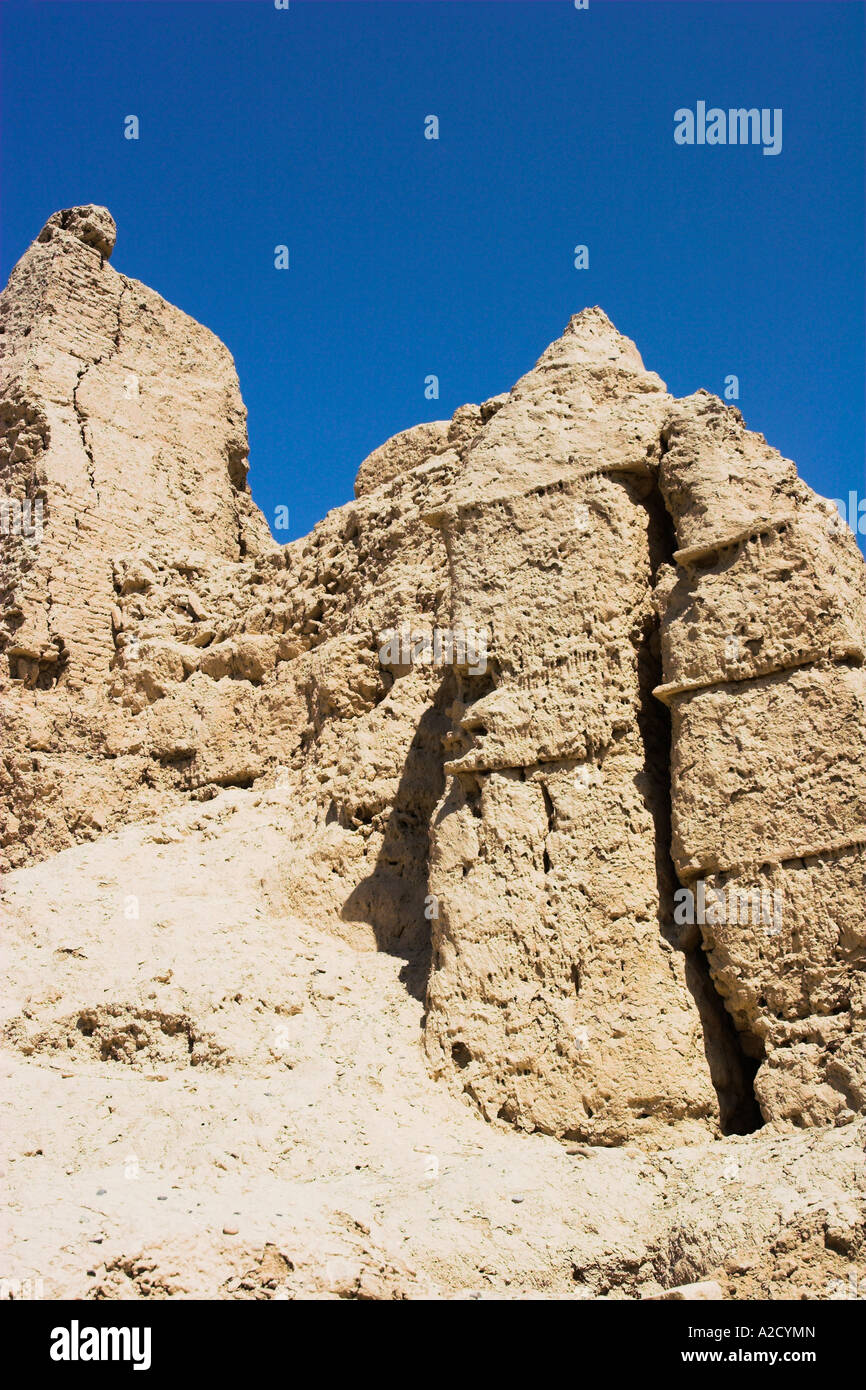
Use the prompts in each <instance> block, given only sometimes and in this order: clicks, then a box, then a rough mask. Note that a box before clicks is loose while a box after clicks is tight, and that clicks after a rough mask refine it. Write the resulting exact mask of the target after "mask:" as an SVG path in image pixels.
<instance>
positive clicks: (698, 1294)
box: [644, 1279, 725, 1303]
mask: <svg viewBox="0 0 866 1390" xmlns="http://www.w3.org/2000/svg"><path fill="white" fill-rule="evenodd" d="M724 1296H725V1295H724V1293H723V1291H722V1286H721V1284H717V1283H716V1282H715V1280H714V1279H704V1280H701V1281H700V1282H699V1283H696V1284H681V1285H680V1286H679V1288H676V1289H665V1291H664V1293H656V1294H650V1295H648V1297H647V1298H645V1299H644V1302H647V1303H675V1302H686V1303H692V1302H706V1301H708V1300H712V1299H723V1298H724Z"/></svg>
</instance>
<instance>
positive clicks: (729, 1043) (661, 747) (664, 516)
mask: <svg viewBox="0 0 866 1390" xmlns="http://www.w3.org/2000/svg"><path fill="white" fill-rule="evenodd" d="M661 446H662V453H664V449H665V440H664V435H662V440H661ZM644 505H645V507H646V510H647V516H648V535H649V541H650V561H651V565H652V574H653V583H654V584H655V582H656V577H657V575H658V572H659V569H660V568H661V566H662V565H663V564H672V563H673V555H674V551H675V550H676V548H677V546H676V536H675V533H674V526H673V521H672V520H671V517H670V515H669V513H668V511H667V509H666V507H665V504H664V500H663V498H662V495H661V492H660V490H659V489H658V487H655V488H653V491H652V492H651V493H650V494H649V496H648V497H647V499H646V501H645V503H644ZM662 680H663V674H662V653H661V636H660V627H659V623H658V620H655V621H654V622H653V623H652V625H651V628H650V630H649V631H647V632H646V634H645V640H644V643H643V646H642V650H641V669H640V691H641V693H640V698H641V704H640V714H639V716H638V717H639V722H640V727H641V737H642V740H643V744H644V748H645V749H646V755H647V763H646V766H647V775H648V777H649V779H650V781H651V783H652V785H653V790H654V795H653V814H654V816H655V822H656V823H655V834H656V872H657V878H658V887H659V905H660V916H661V921H662V923H663V926H662V932H663V934H664V936H665V938H666V940H668V941H669V942H670V944H671V945H672V946H673V947H674V948H675V949H676V950H679V951H682V953H683V955H684V957H685V979H686V985H687V988H688V990H689V992H690V994H691V996H692V998H693V999H694V1001H695V1006H696V1008H697V1010H698V1014H699V1016H700V1021H701V1028H702V1030H703V1041H704V1053H705V1055H706V1059H707V1065H708V1067H709V1070H710V1077H711V1080H712V1083H713V1087H714V1089H715V1092H716V1095H717V1097H718V1102H719V1119H720V1124H721V1129H722V1133H723V1134H751V1133H753V1132H754V1131H755V1130H756V1129H759V1128H760V1127H761V1125H762V1123H763V1119H762V1117H761V1112H760V1108H759V1106H758V1103H757V1100H756V1099H755V1090H754V1081H755V1074H756V1072H757V1069H758V1066H759V1062H758V1061H756V1060H755V1058H754V1057H751V1056H749V1054H748V1053H747V1052H746V1051H745V1049H744V1047H743V1041H742V1039H741V1038H740V1035H739V1033H738V1032H737V1029H736V1027H735V1025H734V1021H733V1019H732V1018H731V1015H730V1014H729V1013H728V1011H727V1009H726V1007H725V1003H724V1000H723V999H722V997H721V996H720V994H719V993H718V991H717V990H716V988H715V986H714V984H713V979H712V975H711V972H710V964H709V960H708V958H707V955H706V952H705V951H704V949H703V944H702V942H701V933H700V928H699V927H698V926H696V925H695V926H683V927H680V926H678V925H676V924H675V922H674V893H675V892H676V890H677V889H678V888H679V887H681V886H682V885H681V884H680V882H679V879H678V878H677V874H676V870H675V868H674V863H673V858H672V856H671V814H672V803H671V738H672V733H671V716H670V711H669V710H668V708H667V707H666V706H665V705H664V704H662V703H661V701H659V700H657V699H656V698H655V696H654V695H653V690H654V689H655V687H656V686H657V685H660V684H661V683H662Z"/></svg>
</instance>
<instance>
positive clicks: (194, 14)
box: [0, 0, 866, 543]
mask: <svg viewBox="0 0 866 1390" xmlns="http://www.w3.org/2000/svg"><path fill="white" fill-rule="evenodd" d="M864 56H866V55H864V6H863V4H861V3H855V2H852V3H840V4H836V3H808V2H807V0H802V2H800V0H790V2H787V0H776V2H775V3H767V4H763V3H755V2H754V0H749V2H748V3H745V2H743V3H738V2H737V0H732V2H731V3H689V2H688V0H676V2H675V3H655V2H654V0H646V2H645V3H628V0H612V3H603V0H590V4H589V8H588V9H587V10H576V9H575V8H574V5H573V4H572V3H571V0H550V3H547V2H546V0H533V3H520V2H519V0H498V3H494V2H493V0H491V3H485V0H474V2H473V3H459V2H455V0H450V2H449V0H437V2H436V3H421V2H420V0H407V2H405V3H401V2H400V0H381V2H380V3H369V4H368V3H362V0H355V2H354V3H339V2H338V0H308V3H304V0H291V5H290V8H289V9H288V10H277V9H276V8H275V6H274V4H273V0H243V2H241V3H232V0H216V2H211V3H208V2H207V0H201V2H200V3H184V2H182V0H181V2H179V3H171V4H164V3H151V0H127V2H126V3H112V0H84V2H83V3H79V2H77V0H29V3H18V0H3V3H0V75H2V97H0V102H2V108H0V115H2V125H0V130H2V147H0V160H2V163H0V192H2V200H3V213H2V223H3V227H2V230H3V239H2V249H0V272H2V276H3V279H4V280H5V278H6V276H7V275H8V273H9V270H10V269H11V267H12V265H13V264H14V262H15V260H16V259H17V258H18V256H19V255H20V254H21V252H22V251H23V250H24V248H25V247H26V245H27V244H28V242H29V241H30V240H32V238H33V237H34V236H35V235H36V234H37V232H38V231H39V229H40V227H41V226H42V224H43V222H44V221H45V220H46V218H47V217H48V216H49V214H50V213H51V212H53V211H54V210H55V209H57V208H60V207H64V206H69V205H70V204H74V203H87V202H95V203H104V204H106V205H107V206H108V207H109V208H110V209H111V211H112V212H113V214H114V216H115V218H116V220H117V223H118V228H119V234H118V243H117V249H116V251H115V253H114V258H113V263H114V264H115V266H116V267H117V268H118V269H119V270H122V271H124V272H125V273H126V274H129V275H132V276H135V277H136V278H138V279H140V280H143V281H145V282H146V283H147V284H149V285H152V286H153V287H154V288H155V289H157V290H158V291H159V292H160V293H161V294H163V295H165V297H166V298H168V299H170V300H172V301H173V302H174V303H176V304H178V305H180V307H181V308H183V309H185V310H186V311H187V312H188V313H190V314H192V315H193V316H194V317H195V318H197V319H199V320H200V321H201V322H203V323H205V324H207V325H208V326H209V327H210V328H212V329H213V330H214V331H215V332H216V333H218V334H219V336H220V337H221V338H222V339H223V340H224V342H226V343H227V344H228V346H229V347H230V349H231V351H232V353H233V354H234V357H235V361H236V363H237V367H238V372H239V375H240V381H241V389H242V391H243V394H244V399H245V401H246V403H247V407H248V409H249V430H250V442H251V471H250V483H251V486H252V489H253V494H254V496H255V498H256V500H257V502H258V503H259V505H260V506H261V507H262V508H263V510H264V511H265V513H266V515H267V516H268V518H269V520H271V521H273V518H274V509H275V507H276V506H278V505H280V504H282V505H287V506H288V507H289V509H290V516H291V529H290V531H289V532H288V533H285V532H282V533H279V539H281V540H285V539H289V538H291V537H294V536H297V535H302V534H304V533H305V532H306V531H308V530H309V529H310V528H311V527H312V526H313V525H314V523H315V522H316V521H317V520H318V519H319V518H320V517H321V516H323V515H324V513H325V512H326V511H327V510H328V508H330V507H333V506H337V505H339V504H341V503H342V502H345V501H346V500H348V498H350V497H351V495H352V484H353V481H354V476H355V473H356V471H357V468H358V465H359V463H360V462H361V460H362V459H363V458H364V456H365V455H366V454H367V453H368V452H369V451H370V450H371V449H373V448H374V447H376V445H377V444H379V443H381V442H382V441H383V440H384V439H386V438H387V437H388V436H389V435H391V434H394V433H395V432H396V431H397V430H400V429H405V428H406V427H407V426H409V425H412V424H415V423H417V422H418V421H419V420H425V419H435V418H445V417H447V416H448V415H450V414H451V413H452V411H453V410H454V409H455V408H456V407H457V406H458V405H460V404H462V403H463V402H464V401H468V400H473V401H480V400H484V399H485V398H486V397H488V396H492V395H495V394H497V393H498V392H500V391H502V390H506V389H508V387H510V386H511V385H512V383H513V382H514V381H515V380H516V378H517V377H518V376H520V375H521V374H522V373H523V372H525V371H526V370H528V369H529V368H530V367H531V365H532V364H533V362H534V361H535V360H536V359H537V358H538V356H539V355H540V354H541V352H542V351H543V349H544V348H545V347H546V345H547V344H548V342H550V341H551V340H552V339H553V338H555V337H557V336H558V335H559V333H560V332H561V331H562V329H563V328H564V326H565V324H566V323H567V321H568V319H569V317H570V315H571V314H572V313H574V312H576V311H577V310H578V309H580V308H582V307H583V306H584V305H587V304H600V305H601V306H602V307H603V308H604V309H605V310H606V312H607V313H608V314H609V315H610V317H611V318H612V319H613V321H614V323H616V325H617V326H618V327H619V328H620V329H621V331H622V332H624V333H626V334H628V335H629V337H631V338H633V339H634V340H635V341H636V342H637V345H638V347H639V349H640V351H641V353H642V355H643V358H644V361H645V362H646V364H647V366H649V367H651V368H653V369H654V370H655V371H657V372H659V374H660V375H661V376H662V377H663V378H664V379H665V381H666V382H667V384H668V386H669V388H670V389H671V390H672V391H673V392H674V393H675V394H677V395H685V394H688V393H689V392H691V391H694V390H696V389H697V388H698V387H700V386H704V387H707V388H708V389H709V390H712V391H715V392H717V393H718V394H722V393H723V391H724V383H725V378H726V377H727V376H728V375H729V374H736V375H737V377H738V378H739V386H740V398H739V401H738V404H739V407H740V409H741V410H742V411H743V414H744V415H745V418H746V420H747V422H748V424H749V425H750V426H751V427H752V428H754V429H759V430H761V431H762V432H763V433H764V434H766V436H767V438H768V439H769V440H770V442H771V443H772V444H774V445H776V446H777V447H778V448H780V449H781V450H782V452H783V453H785V454H786V455H788V456H789V457H791V458H793V459H795V460H796V461H797V463H798V465H799V467H800V471H801V473H802V475H803V477H804V478H805V479H806V480H807V481H808V482H809V483H810V484H811V485H812V486H813V487H816V488H817V489H818V490H819V491H821V492H823V493H825V494H827V495H829V496H846V495H847V493H848V492H849V491H850V490H854V491H856V492H857V494H858V497H859V498H861V499H862V498H866V472H864V457H866V455H864V446H866V439H864V418H866V408H864V407H866V401H864V375H866V373H864V368H866V357H864V314H866V295H864V99H863V89H864V84H863V70H864ZM699 100H705V101H706V102H707V104H708V105H709V106H712V105H718V106H719V107H722V108H728V107H740V106H746V107H751V106H756V107H760V108H763V107H767V108H781V109H782V111H783V147H782V151H781V153H780V154H779V155H777V156H765V155H764V154H763V153H762V150H761V148H760V147H753V146H747V147H740V146H715V147H709V146H690V147H688V146H678V145H677V144H675V142H674V138H673V136H674V112H675V111H676V110H677V109H678V108H681V107H691V108H692V109H694V107H695V105H696V103H697V101H699ZM129 114H135V115H137V116H138V117H139V121H140V138H139V140H137V141H130V140H126V139H124V136H123V127H124V118H125V117H126V116H127V115H129ZM430 114H435V115H437V116H438V118H439V122H440V131H439V134H440V138H439V140H438V141H432V140H425V138H424V121H425V117H426V116H427V115H430ZM279 244H285V245H287V246H288V247H289V254H290V268H289V269H288V270H286V271H280V270H276V269H275V268H274V247H275V246H276V245H279ZM576 244H586V245H587V246H588V247H589V256H590V265H589V269H588V270H576V269H575V268H574V264H573V248H574V246H575V245H576ZM430 374H435V375H436V376H438V378H439V382H440V399H439V400H427V399H425V395H424V382H425V378H426V377H427V376H428V375H430ZM860 539H861V543H863V541H864V538H863V537H861V538H860Z"/></svg>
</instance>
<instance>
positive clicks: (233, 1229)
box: [223, 1226, 238, 1236]
mask: <svg viewBox="0 0 866 1390" xmlns="http://www.w3.org/2000/svg"><path fill="white" fill-rule="evenodd" d="M237 1233H238V1228H237V1226H223V1235H224V1236H236V1235H237Z"/></svg>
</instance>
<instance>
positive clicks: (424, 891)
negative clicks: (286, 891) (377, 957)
mask: <svg viewBox="0 0 866 1390" xmlns="http://www.w3.org/2000/svg"><path fill="white" fill-rule="evenodd" d="M453 690H454V678H453V675H452V673H451V672H450V671H448V672H447V674H446V676H445V678H444V680H443V681H442V683H441V685H440V687H439V689H438V690H437V692H436V696H435V699H434V703H433V704H432V705H431V706H429V707H428V708H427V709H426V710H425V711H424V714H423V715H422V717H421V719H420V721H419V723H418V727H417V729H416V730H415V735H414V737H413V739H412V742H411V744H410V746H409V752H408V754H407V756H406V761H405V763H404V764H403V770H402V772H401V774H400V782H399V785H398V787H397V794H396V796H395V798H394V804H393V806H392V808H391V812H390V815H389V817H388V821H387V824H386V826H385V833H384V838H383V841H382V847H381V849H380V850H379V854H378V856H377V859H376V867H375V868H374V870H373V872H372V873H371V874H369V875H368V877H367V878H365V879H362V880H361V882H360V883H359V884H358V886H357V887H356V888H354V889H353V890H352V892H351V893H350V894H349V896H348V898H347V899H346V901H345V903H344V904H343V908H342V912H341V914H340V915H341V917H342V918H343V921H344V922H364V923H366V924H367V925H368V926H370V927H372V929H373V932H374V934H375V937H376V945H377V946H378V948H379V950H380V951H387V952H388V954H389V955H393V956H399V957H400V958H401V959H402V960H404V961H405V962H406V965H405V967H404V969H403V970H402V971H401V974H400V978H401V980H402V982H403V984H404V985H405V986H406V988H407V990H408V991H409V993H410V994H411V995H413V996H414V997H415V998H416V999H420V1000H422V1001H423V999H424V998H425V996H426V993H427V976H428V974H429V970H430V937H431V927H430V921H431V916H432V914H433V912H435V903H433V902H432V901H431V900H430V897H429V894H430V888H429V860H430V823H431V821H432V818H433V812H434V811H435V809H436V806H437V804H438V802H439V800H440V798H441V796H442V793H443V791H444V789H445V773H444V771H443V764H444V761H445V749H444V744H443V738H444V735H445V734H446V733H448V732H449V730H450V728H451V722H450V720H449V718H448V717H447V715H446V714H445V712H444V711H445V708H446V706H447V705H448V704H450V702H451V700H452V698H453Z"/></svg>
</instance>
